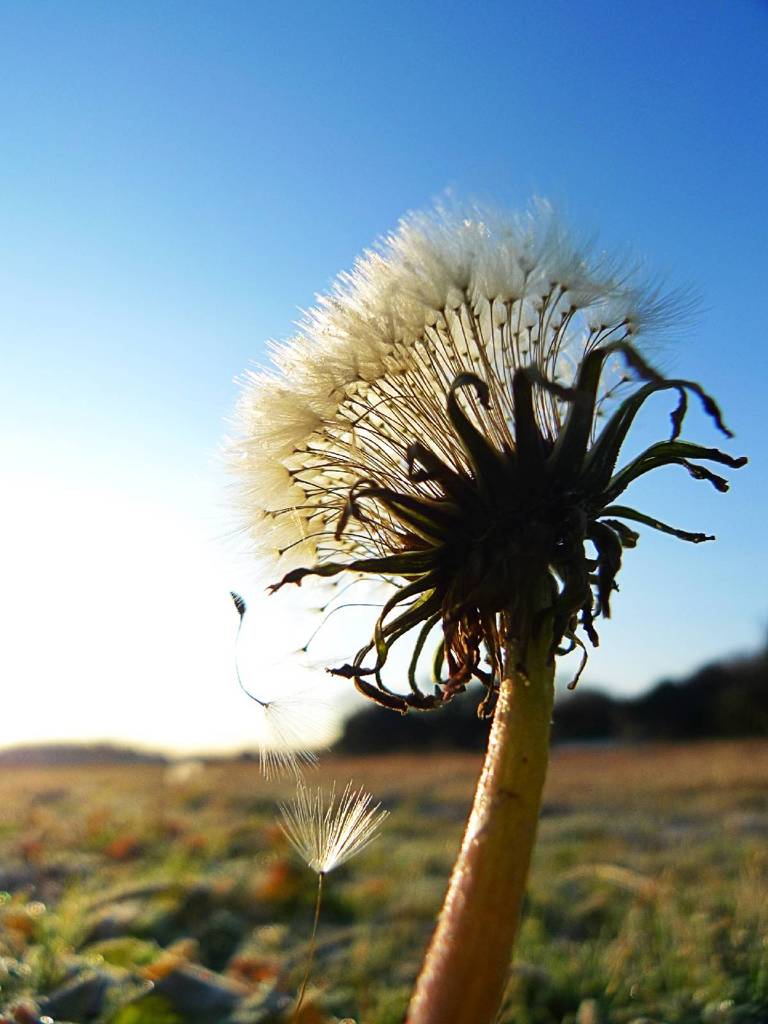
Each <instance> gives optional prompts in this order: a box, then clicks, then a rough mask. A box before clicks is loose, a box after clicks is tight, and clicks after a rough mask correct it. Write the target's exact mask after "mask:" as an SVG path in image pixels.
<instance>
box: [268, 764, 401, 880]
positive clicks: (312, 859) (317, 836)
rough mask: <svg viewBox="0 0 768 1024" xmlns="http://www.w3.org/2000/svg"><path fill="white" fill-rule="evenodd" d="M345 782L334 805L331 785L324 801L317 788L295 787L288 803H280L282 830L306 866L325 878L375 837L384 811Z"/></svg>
mask: <svg viewBox="0 0 768 1024" xmlns="http://www.w3.org/2000/svg"><path fill="white" fill-rule="evenodd" d="M372 801H373V797H372V796H371V794H370V793H366V792H365V791H364V790H362V789H353V788H352V783H351V782H348V783H347V785H346V786H345V787H344V791H343V793H342V794H341V796H340V798H339V800H338V803H337V802H336V787H335V784H334V785H333V786H332V787H331V792H330V796H329V797H328V799H327V801H326V797H325V794H324V793H323V790H322V788H321V787H317V788H316V789H308V788H307V787H306V786H304V785H299V786H298V787H297V789H296V796H295V797H294V799H293V800H292V801H291V802H290V803H281V804H280V805H279V806H280V813H281V815H282V818H283V821H282V829H283V831H284V832H285V835H286V837H287V839H288V841H289V842H290V843H291V845H292V846H293V848H294V850H295V851H296V852H297V853H298V855H299V856H300V857H301V859H302V860H303V861H304V862H305V863H306V865H307V867H308V868H310V869H311V870H312V871H314V872H316V873H317V874H318V875H327V874H328V873H329V872H331V871H333V870H334V868H337V867H339V866H340V865H341V864H343V863H344V862H345V861H347V860H349V859H350V857H354V856H355V855H356V854H358V853H360V851H361V850H363V849H365V847H366V846H367V845H368V844H369V843H370V842H371V841H372V840H373V839H374V838H375V836H376V833H377V832H378V830H379V827H380V826H381V824H382V822H383V821H384V819H385V818H386V817H387V815H388V813H389V812H388V811H385V810H381V804H373V803H372Z"/></svg>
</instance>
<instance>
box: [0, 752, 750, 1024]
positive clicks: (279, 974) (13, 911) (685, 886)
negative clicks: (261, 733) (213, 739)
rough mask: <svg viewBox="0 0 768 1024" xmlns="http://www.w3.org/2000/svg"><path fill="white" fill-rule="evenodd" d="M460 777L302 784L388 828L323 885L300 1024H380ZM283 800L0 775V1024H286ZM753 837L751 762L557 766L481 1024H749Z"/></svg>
mask: <svg viewBox="0 0 768 1024" xmlns="http://www.w3.org/2000/svg"><path fill="white" fill-rule="evenodd" d="M479 765H480V758H479V756H477V757H476V756H467V755H430V756H425V757H418V756H397V757H394V756H393V757H387V758H378V757H377V758H370V759H359V760H352V759H340V758H332V757H326V758H324V759H323V760H322V761H321V764H320V767H319V768H318V769H317V770H316V771H313V772H311V773H310V775H309V778H308V781H309V782H310V783H312V784H315V783H330V781H331V780H334V779H335V780H337V783H340V784H343V783H344V782H346V781H347V780H348V779H350V778H351V779H354V780H355V782H356V783H361V784H363V785H364V786H366V787H367V788H369V789H370V790H371V791H372V792H373V793H374V795H375V797H376V799H377V800H381V801H382V802H383V804H384V806H385V807H387V808H388V809H389V810H390V812H391V814H390V817H389V818H388V819H387V821H386V822H385V823H384V827H383V829H382V831H381V835H380V837H379V838H378V839H377V840H376V841H375V842H374V843H373V844H372V845H371V846H370V847H369V848H368V849H366V850H365V851H364V852H363V853H362V854H361V855H360V856H359V857H358V858H356V859H355V860H353V861H351V862H350V863H348V864H347V865H345V866H344V867H342V868H340V869H339V870H338V871H336V872H334V873H333V874H332V875H330V876H329V879H328V883H327V886H326V890H325V892H326V895H325V902H324V906H323V911H322V916H321V921H320V930H319V935H318V950H317V959H316V964H315V969H314V971H313V975H312V980H311V983H310V987H309V990H308V997H307V1000H306V1002H305V1006H304V1008H303V1011H302V1015H301V1022H302V1024H333V1022H337V1021H341V1020H342V1019H345V1018H350V1019H351V1020H352V1021H355V1022H357V1024H400V1022H401V1021H402V1019H403V1015H404V1011H405V1007H406V1004H407V1000H408V996H409V992H410V989H411V985H412V982H413V979H414V976H415V974H416V972H417V970H418V968H419V965H420V961H421V956H422V953H423V950H424V946H425V943H426V942H427V940H428V938H429V935H430V932H431V929H432V925H433V922H434V916H435V914H436V912H437V910H438V908H439V906H440V902H441V899H442V896H443V892H444V889H445V886H446V882H447V878H448V874H449V872H450V868H451V864H452V862H453V858H454V856H455V852H456V849H457V845H458V843H459V840H460V837H461V831H462V826H463V823H464V820H465V817H466V813H467V810H468V808H469V803H470V800H471V795H472V790H473V787H474V782H475V778H476V775H477V772H478V769H479ZM292 790H293V785H292V783H291V782H290V781H279V782H275V781H272V782H267V781H265V780H264V779H263V778H262V777H261V775H260V774H259V770H258V766H257V765H255V764H251V763H248V762H226V763H220V764H207V765H202V764H197V763H195V764H188V765H183V766H174V767H171V768H170V769H168V768H164V767H163V766H159V765H158V766H155V765H137V766H125V765H122V766H119V767H118V766H99V767H90V766H89V767H88V768H73V767H67V768H45V769H43V768H40V769H21V768H16V769H5V770H4V773H3V775H2V777H1V778H0V1021H3V1022H9V1021H13V1022H14V1024H16V1022H18V1024H32V1022H36V1021H40V1020H43V1021H46V1018H48V1019H50V1020H54V1021H56V1022H57V1024H58V1022H61V1021H68V1022H71V1024H91V1022H92V1024H186V1022H189V1024H198V1022H200V1024H202V1022H205V1024H281V1022H287V1021H289V1020H290V1019H291V1009H292V1006H293V999H294V997H295V994H296V990H297V988H298V985H299V984H300V980H301V975H302V969H303V964H304V957H305V953H306V948H307V940H308V937H309V932H310V927H311V918H312V910H313V902H314V896H315V884H316V879H315V876H314V875H312V874H311V873H310V872H309V871H308V870H307V869H306V868H305V867H304V866H303V865H302V864H301V863H300V862H298V861H297V860H296V858H295V856H294V854H293V853H292V852H291V851H290V849H289V848H288V845H287V843H286V841H285V840H284V838H283V836H282V833H281V831H280V829H279V827H278V824H277V822H278V818H277V811H276V807H275V803H276V800H277V799H279V798H282V797H286V796H290V795H291V793H292ZM766 837H768V742H763V741H758V742H744V743H717V744H715V743H711V744H698V745H688V746H643V747H636V748H631V749H629V748H615V749H601V750H598V749H591V750H585V749H559V750H556V751H555V753H554V755H553V760H552V767H551V771H550V777H549V782H548V786H547V792H546V801H545V807H544V813H543V817H542V822H541V828H540V834H539V844H538V848H537V853H536V857H535V862H534V866H533V874H532V879H531V886H530V893H529V899H528V905H527V908H526V912H525V916H524V922H523V925H522V933H521V941H520V944H519V947H518V954H517V961H516V966H515V968H514V970H513V972H512V976H511V980H510V984H509V989H508V993H507V1001H506V1005H505V1008H504V1010H503V1012H502V1015H501V1017H500V1019H499V1020H500V1024H513V1022H514V1024H599V1022H603V1024H609V1022H610V1024H630V1022H635V1021H641V1020H642V1021H659V1022H666V1024H702V1022H704V1024H765V1022H766V1021H768V845H767V844H766ZM489 941H492V936H489ZM46 1024H47V1021H46Z"/></svg>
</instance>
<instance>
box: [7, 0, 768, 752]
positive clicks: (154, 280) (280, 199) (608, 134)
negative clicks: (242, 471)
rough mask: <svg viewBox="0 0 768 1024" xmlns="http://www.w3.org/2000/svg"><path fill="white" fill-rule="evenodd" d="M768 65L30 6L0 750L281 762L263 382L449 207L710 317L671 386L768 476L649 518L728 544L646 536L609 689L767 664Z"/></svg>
mask: <svg viewBox="0 0 768 1024" xmlns="http://www.w3.org/2000/svg"><path fill="white" fill-rule="evenodd" d="M766 52H768V4H766V3H765V2H758V0H754V2H749V0H728V2H725V0H723V2H715V0H678V2H677V3H674V4H669V3H667V2H661V0H643V2H642V3H633V4H628V3H627V4H625V3H617V2H615V0H592V2H584V3H576V4H574V3H573V2H572V0H506V2H498V3H487V2H482V0H480V2H476V3H473V4H471V5H470V4H468V3H466V4H464V3H432V4H430V3H422V2H418V0H417V2H409V3H400V2H395V3H368V2H362V0H356V2H354V3H353V2H339V3H326V4H318V3H309V2H301V3H286V4H275V3H262V2H258V0H251V2H234V0H220V2H213V0H210V2H194V0H183V2H174V0H163V2H155V3H148V2H142V0H133V2H131V3H130V4H128V3H118V2H111V3H110V2H107V3H100V2H96V0H93V2H79V0H71V2H68V3H55V2H46V0H20V2H13V0H6V2H4V3H2V4H1V5H0V67H2V69H3V72H2V84H0V126H1V135H0V179H1V183H2V187H1V188H0V241H1V244H0V294H1V295H2V303H1V306H0V308H1V309H2V315H1V320H0V348H1V349H2V359H1V360H0V366H1V367H2V372H1V373H0V437H2V444H1V445H0V471H1V472H2V480H3V483H2V488H3V490H2V495H3V496H2V501H1V502H0V548H1V549H2V550H1V553H0V573H1V574H2V575H0V685H1V686H2V714H1V715H0V745H5V744H9V743H16V742H22V741H28V740H39V739H75V738H76V739H90V738H111V739H117V740H126V741H137V742H140V743H143V744H145V745H148V746H153V745H160V746H165V747H169V748H173V749H179V750H181V749H187V750H193V749H226V748H228V747H231V746H248V745H251V744H252V742H253V737H254V728H255V718H254V709H253V706H252V705H251V704H250V703H249V702H248V701H247V700H246V699H245V698H244V697H243V696H242V695H241V694H240V692H239V691H238V690H237V688H236V684H235V681H234V675H233V671H232V647H233V641H234V633H235V628H236V625H237V622H236V615H235V613H234V610H233V608H232V606H231V603H230V600H229V597H228V591H229V589H230V588H233V589H237V590H240V591H241V592H243V593H244V594H245V595H246V597H248V599H249V601H250V603H251V606H252V609H253V612H252V615H251V618H250V621H249V622H248V630H247V633H246V638H245V644H244V655H245V661H246V665H245V671H246V672H247V673H251V676H252V677H253V678H254V679H255V678H257V677H259V676H260V675H263V674H264V672H265V671H266V669H265V665H266V666H267V667H269V666H271V665H273V664H274V663H275V662H276V661H277V662H279V651H280V650H284V649H287V648H288V647H289V646H290V645H291V644H292V643H293V642H294V637H293V634H292V632H291V630H290V623H291V617H290V610H289V609H288V608H287V606H286V605H285V604H284V605H282V606H281V607H279V608H276V606H275V605H274V604H271V605H268V604H267V602H266V599H265V598H263V597H262V596H261V594H262V584H261V583H260V582H259V579H258V577H257V576H256V573H255V571H254V570H253V569H252V567H251V565H250V562H249V561H248V559H247V558H244V557H243V556H242V555H241V554H240V553H239V552H238V549H237V546H236V544H235V543H233V542H232V540H231V539H229V538H228V533H229V531H230V520H229V518H228V515H227V495H226V482H225V475H224V473H223V471H222V469H221V464H220V455H219V452H220V444H221V440H222V437H223V436H224V435H225V433H226V431H227V429H228V428H227V422H226V420H227V417H228V416H229V415H230V414H231V411H232V408H233V406H234V403H235V400H236V395H237V387H236V384H235V383H234V378H235V377H236V376H237V375H238V374H239V373H240V372H241V371H242V370H243V369H244V368H245V367H246V366H248V365H249V364H251V363H252V361H259V360H263V359H264V358H265V342H266V341H267V340H268V339H270V338H277V339H282V338H285V337H287V336H289V335H290V333H291V326H292V323H293V322H294V321H295V320H296V319H297V317H298V311H299V309H300V308H301V307H306V306H308V305H309V304H310V303H311V302H312V299H313V295H314V293H315V292H318V291H322V290H324V289H326V288H327V287H328V285H329V284H330V282H331V281H332V279H333V277H334V276H335V274H336V273H337V272H338V271H340V270H342V269H345V268H348V267H349V266H350V264H351V263H352V261H353V259H354V257H355V255H356V254H357V253H358V252H359V251H360V250H361V249H362V248H363V247H365V246H366V245H368V244H370V243H371V242H372V241H373V240H374V239H375V238H376V236H378V235H380V234H382V233H384V232H386V231H387V230H388V229H390V228H392V227H393V226H394V225H395V223H396V221H397V219H398V217H399V216H400V215H402V214H403V213H404V212H406V211H408V210H410V209H414V208H420V207H424V206H428V205H429V204H430V203H431V202H432V201H433V200H434V199H435V198H436V197H439V196H440V195H441V194H442V193H443V192H444V191H445V190H446V189H451V190H452V191H453V192H454V193H455V194H456V195H457V196H459V197H467V198H479V199H483V200H491V201H493V202H496V203H499V204H502V205H508V206H516V207H519V206H521V205H523V204H525V202H526V200H527V199H528V197H529V196H530V195H532V194H534V193H537V194H540V195H544V196H547V197H549V198H551V199H552V200H554V201H555V203H556V204H558V205H559V206H561V207H562V208H563V209H564V210H565V211H566V212H567V214H568V216H569V218H570V219H571V220H572V221H573V222H575V224H576V225H577V226H578V227H579V228H582V229H585V230H587V231H591V230H596V231H597V232H598V233H599V236H600V239H601V241H602V242H604V243H605V245H606V246H607V247H611V246H614V245H616V244H618V245H619V246H627V247H628V248H629V250H630V251H632V252H634V253H636V254H640V255H641V256H642V257H644V258H646V259H647V261H648V264H649V266H651V267H653V268H657V269H658V270H659V271H661V272H662V273H664V274H665V275H666V276H667V278H668V279H669V280H670V281H671V282H672V283H673V284H678V283H682V284H686V283H691V284H693V285H695V286H696V287H698V289H699V290H700V293H701V296H702V303H701V310H700V314H699V318H698V323H697V324H696V325H695V326H694V327H693V328H689V329H688V330H686V331H685V332H682V333H681V334H680V335H679V336H678V337H675V338H674V339H672V340H671V341H670V344H669V346H668V347H667V348H666V349H665V350H664V351H663V353H662V354H661V356H660V358H661V359H662V361H663V363H664V365H665V367H667V368H674V369H675V371H676V372H677V373H679V374H681V375H684V376H692V377H694V378H696V379H698V380H700V381H702V382H703V383H704V384H705V385H706V386H707V387H708V388H710V389H711V390H712V391H713V392H714V393H715V394H716V395H717V396H718V398H719V399H720V401H721V404H722V406H723V408H724V410H725V413H726V418H727V420H728V422H729V423H730V425H731V426H732V428H733V429H734V430H735V432H736V435H737V437H736V440H735V441H734V442H733V443H732V445H731V448H730V449H729V450H732V451H733V452H734V453H737V454H741V453H746V454H748V455H749V456H750V457H751V460H752V462H751V465H750V466H749V467H748V468H746V469H744V470H742V471H741V472H739V473H734V474H732V478H733V488H732V491H731V493H730V494H729V495H725V496H724V495H720V494H717V493H716V492H715V491H714V490H712V489H711V488H709V487H708V485H706V484H704V483H697V482H695V481H693V480H690V479H689V478H688V477H687V476H686V475H685V474H682V473H680V472H676V471H675V470H674V469H668V470H664V471H662V472H661V473H659V474H656V475H655V477H654V479H653V481H651V480H649V481H648V482H647V483H644V484H643V485H642V486H641V487H638V488H637V499H636V500H637V503H638V504H639V507H642V508H643V509H645V510H647V511H650V512H655V514H657V515H659V516H660V517H662V518H666V519H668V520H670V521H672V522H674V523H675V524H677V525H680V526H683V527H688V528H691V529H696V530H699V529H701V530H706V531H707V532H713V533H716V534H717V536H718V541H717V543H716V544H711V545H703V546H700V547H693V546H687V545H685V544H682V543H681V542H678V541H675V540H673V539H672V538H668V537H663V536H661V535H657V534H646V535H645V536H644V537H643V539H642V541H641V544H640V547H639V548H638V550H637V551H635V552H630V553H629V554H628V556H627V558H626V561H625V567H624V569H623V571H622V577H621V584H622V592H621V594H620V596H619V597H618V598H617V600H616V602H615V613H616V620H615V622H613V623H611V624H609V625H607V626H606V627H604V628H603V629H602V638H603V644H602V647H601V648H600V650H599V651H598V652H596V653H595V654H594V655H593V657H592V659H591V661H590V665H589V668H588V671H587V680H588V681H593V682H603V683H606V684H610V685H611V687H612V688H613V689H614V690H615V691H617V692H635V691H638V690H640V689H642V688H644V687H646V686H648V685H649V684H651V683H653V682H654V681H656V680H657V679H658V678H659V677H661V676H670V675H675V674H681V673H684V672H686V671H687V670H689V669H691V668H693V667H694V666H696V665H698V664H700V663H701V662H702V661H703V660H706V659H711V658H714V657H717V656H721V655H724V654H729V653H733V652H738V651H742V650H749V649H753V648H755V647H756V646H757V645H758V644H760V643H762V641H763V639H764V635H765V631H766V626H768V596H767V594H766V581H765V570H766V565H767V564H768V559H767V558H766V554H767V550H766V549H767V548H768V541H767V540H766V537H767V536H768V531H766V529H765V517H766V511H767V508H768V502H766V497H767V493H766V492H767V490H768V488H767V487H766V477H765V455H766V443H765V437H766V414H765V406H766V386H767V382H768V373H767V371H768V358H767V357H766V350H767V349H768V338H767V337H766V334H767V331H766V281H768V258H767V256H766V249H767V244H766V242H767V239H768V186H767V182H768V124H766V121H767V120H768V118H767V117H766V111H767V110H768V72H767V71H766V61H765V54H766ZM666 415H667V405H666V404H665V402H664V400H663V399H661V398H660V399H659V400H658V405H657V406H654V407H653V408H650V409H649V412H648V413H647V414H646V417H645V420H644V423H645V424H646V427H645V428H644V431H643V430H641V437H640V440H643V439H647V440H649V441H650V440H651V439H656V437H657V436H658V434H659V432H660V431H663V430H664V429H666V425H667V420H666ZM690 422H691V429H690V431H689V434H690V436H692V437H694V438H696V439H700V440H701V441H702V442H704V443H713V444H714V443H717V440H718V439H717V438H716V437H715V435H714V433H713V431H712V429H711V426H710V424H708V423H707V422H705V421H703V420H702V419H701V418H697V417H696V416H692V417H691V421H690ZM247 621H248V620H247ZM354 639H355V638H353V639H352V640H350V642H349V643H350V647H356V646H357V644H356V643H355V642H354ZM267 651H269V653H268V654H267V653H265V652H267ZM271 675H272V677H273V678H274V679H275V680H279V682H280V684H281V685H283V684H284V685H294V684H295V679H294V674H293V671H292V670H290V669H288V668H286V667H285V666H284V665H283V666H282V667H281V666H280V665H279V664H278V667H277V668H272V669H271ZM318 679H319V680H320V682H321V683H323V685H325V684H324V680H323V679H321V678H320V676H319V674H318ZM329 685H331V684H329ZM341 689H342V688H340V687H336V688H335V689H333V691H332V692H333V693H334V694H336V693H339V692H341Z"/></svg>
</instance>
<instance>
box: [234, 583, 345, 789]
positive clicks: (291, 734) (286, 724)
mask: <svg viewBox="0 0 768 1024" xmlns="http://www.w3.org/2000/svg"><path fill="white" fill-rule="evenodd" d="M230 597H231V598H232V601H233V602H234V605H235V608H236V609H237V612H238V615H239V616H240V621H239V622H238V626H237V638H236V641H235V674H236V675H237V682H238V684H239V686H240V689H241V690H242V691H243V693H244V694H245V695H246V696H247V697H249V698H250V699H251V700H252V701H254V703H255V704H256V706H257V708H258V709H259V713H260V721H259V723H258V725H259V729H258V731H257V736H256V740H257V743H258V748H259V767H260V768H261V772H262V774H263V775H264V777H265V778H266V779H272V778H275V777H277V776H280V775H294V776H295V777H296V779H297V780H298V779H300V778H301V775H302V772H303V771H304V769H306V768H312V767H314V765H315V764H317V754H316V753H315V752H314V750H312V749H310V748H309V747H308V746H307V744H308V741H311V740H312V739H313V738H314V739H319V738H320V733H321V731H322V722H321V719H322V714H321V712H322V711H323V710H327V708H326V705H324V704H321V702H319V701H317V700H316V699H309V698H308V697H307V695H306V694H305V693H301V692H299V693H294V694H290V695H287V696H282V697H277V698H274V699H273V700H262V699H261V698H259V697H257V696H256V694H255V693H253V692H252V691H251V690H249V689H248V688H247V687H246V686H245V684H244V683H243V680H242V677H241V675H240V665H239V657H238V653H239V644H240V632H241V630H242V626H243V619H244V618H245V614H246V612H247V610H248V606H247V605H246V603H245V601H244V599H243V598H242V597H241V596H240V594H237V593H235V591H233V590H231V591H230Z"/></svg>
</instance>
